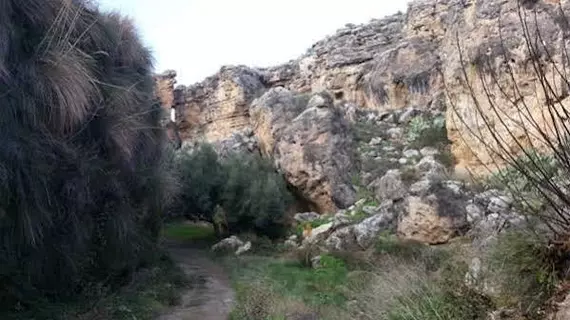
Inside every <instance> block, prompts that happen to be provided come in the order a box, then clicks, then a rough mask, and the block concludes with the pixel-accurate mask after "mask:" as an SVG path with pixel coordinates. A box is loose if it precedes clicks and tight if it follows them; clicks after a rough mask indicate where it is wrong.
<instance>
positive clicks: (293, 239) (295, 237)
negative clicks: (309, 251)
mask: <svg viewBox="0 0 570 320" xmlns="http://www.w3.org/2000/svg"><path fill="white" fill-rule="evenodd" d="M289 240H291V241H295V242H297V240H299V237H298V236H297V235H296V234H293V235H291V236H290V237H289Z"/></svg>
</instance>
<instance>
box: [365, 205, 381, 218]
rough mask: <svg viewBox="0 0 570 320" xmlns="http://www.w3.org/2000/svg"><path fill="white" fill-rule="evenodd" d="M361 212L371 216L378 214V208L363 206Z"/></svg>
mask: <svg viewBox="0 0 570 320" xmlns="http://www.w3.org/2000/svg"><path fill="white" fill-rule="evenodd" d="M362 211H363V212H364V213H366V214H367V215H369V216H372V215H375V214H377V213H378V208H377V207H373V206H364V207H362Z"/></svg>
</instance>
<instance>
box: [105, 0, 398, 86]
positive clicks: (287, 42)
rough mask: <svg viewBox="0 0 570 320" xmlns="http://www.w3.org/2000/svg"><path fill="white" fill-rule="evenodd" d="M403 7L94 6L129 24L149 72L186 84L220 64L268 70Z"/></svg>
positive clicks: (182, 2) (129, 2) (256, 0)
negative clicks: (349, 27)
mask: <svg viewBox="0 0 570 320" xmlns="http://www.w3.org/2000/svg"><path fill="white" fill-rule="evenodd" d="M407 2H408V0H342V1H341V0H287V1H275V0H99V3H100V4H101V6H102V8H103V9H106V10H117V11H119V12H121V13H123V14H125V15H127V16H130V17H131V18H133V19H134V20H135V22H136V24H137V26H138V28H139V31H140V34H141V36H142V37H143V40H144V42H145V43H146V45H148V46H149V47H150V48H151V49H152V50H153V52H154V56H155V59H156V70H157V71H158V72H160V71H163V70H165V69H174V70H176V71H177V73H178V83H180V84H187V85H189V84H193V83H195V82H197V81H201V80H202V79H203V78H205V77H207V76H210V75H212V74H214V73H215V72H217V71H218V70H219V69H220V67H221V66H222V65H227V64H245V65H250V66H259V67H265V66H271V65H276V64H280V63H284V62H287V61H288V60H290V59H294V58H296V57H298V56H299V55H301V54H303V53H304V52H305V51H306V50H307V49H308V48H309V47H310V46H311V45H312V44H313V43H315V42H316V41H318V40H321V39H323V38H324V37H325V36H327V35H329V34H332V33H334V32H335V31H336V30H337V29H339V28H342V27H343V26H344V25H345V24H346V23H355V24H358V23H365V22H368V21H370V19H373V18H382V17H384V16H386V15H389V14H392V13H396V12H397V11H398V10H400V11H402V12H405V10H406V7H407Z"/></svg>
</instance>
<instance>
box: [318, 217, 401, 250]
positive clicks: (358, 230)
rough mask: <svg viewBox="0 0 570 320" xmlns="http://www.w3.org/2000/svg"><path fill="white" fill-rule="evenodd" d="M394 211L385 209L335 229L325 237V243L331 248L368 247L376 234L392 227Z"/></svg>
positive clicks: (359, 248) (358, 248)
mask: <svg viewBox="0 0 570 320" xmlns="http://www.w3.org/2000/svg"><path fill="white" fill-rule="evenodd" d="M395 216H396V215H395V213H394V211H393V210H385V211H384V212H381V213H378V214H376V215H374V216H372V217H370V218H367V219H365V220H364V221H362V222H360V223H358V224H355V225H350V226H347V227H344V228H340V229H337V230H335V231H334V232H333V233H331V235H330V236H329V237H328V238H327V240H326V242H325V245H326V247H327V248H329V249H331V250H342V251H351V250H365V249H367V248H369V247H370V246H371V245H372V244H374V241H375V239H376V237H378V234H380V232H381V231H384V230H390V229H392V228H393V224H394V220H395Z"/></svg>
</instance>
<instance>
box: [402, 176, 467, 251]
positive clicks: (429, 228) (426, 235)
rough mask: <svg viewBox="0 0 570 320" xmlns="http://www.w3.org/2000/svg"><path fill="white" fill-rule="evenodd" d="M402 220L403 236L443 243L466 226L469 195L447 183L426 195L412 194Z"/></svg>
mask: <svg viewBox="0 0 570 320" xmlns="http://www.w3.org/2000/svg"><path fill="white" fill-rule="evenodd" d="M405 206H406V210H405V213H403V214H401V215H400V217H399V221H398V235H399V236H400V237H401V238H404V239H409V240H415V241H419V242H422V243H426V244H441V243H446V242H448V241H449V240H450V239H451V238H453V237H455V236H457V235H459V234H461V233H463V232H464V231H465V230H466V227H467V226H468V224H467V213H466V209H465V207H466V196H465V195H463V194H461V193H459V194H458V193H457V192H456V190H454V189H453V188H449V187H448V186H447V185H445V184H443V183H438V184H435V185H433V186H432V187H431V190H430V193H429V194H427V195H424V196H409V197H407V198H406V200H405Z"/></svg>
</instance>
